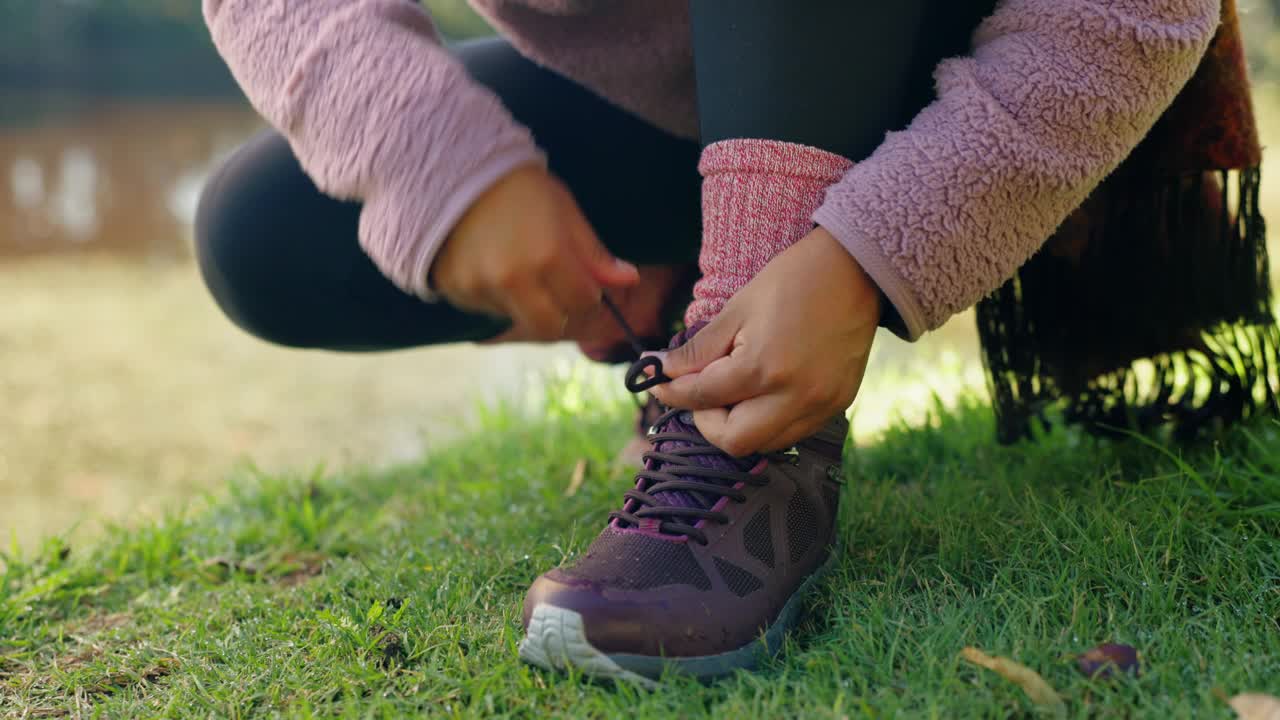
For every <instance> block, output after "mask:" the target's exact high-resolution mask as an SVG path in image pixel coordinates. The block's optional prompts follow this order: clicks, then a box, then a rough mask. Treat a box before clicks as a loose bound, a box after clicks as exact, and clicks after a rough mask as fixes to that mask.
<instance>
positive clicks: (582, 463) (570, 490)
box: [564, 458, 587, 497]
mask: <svg viewBox="0 0 1280 720" xmlns="http://www.w3.org/2000/svg"><path fill="white" fill-rule="evenodd" d="M586 477H587V459H586V458H581V459H580V460H578V464H577V465H574V466H573V475H571V476H570V477H569V487H567V488H565V489H564V496H565V497H573V496H574V495H577V494H578V491H579V490H581V489H582V481H583V479H585V478H586Z"/></svg>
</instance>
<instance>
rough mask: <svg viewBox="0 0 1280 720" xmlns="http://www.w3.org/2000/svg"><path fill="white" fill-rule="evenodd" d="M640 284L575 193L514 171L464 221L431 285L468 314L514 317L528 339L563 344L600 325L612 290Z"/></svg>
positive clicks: (543, 176) (529, 170)
mask: <svg viewBox="0 0 1280 720" xmlns="http://www.w3.org/2000/svg"><path fill="white" fill-rule="evenodd" d="M638 281H639V274H638V272H637V270H636V268H635V266H634V265H632V264H630V263H628V262H624V261H622V260H619V259H617V258H615V257H614V256H613V255H612V254H610V253H609V251H608V250H607V249H605V247H604V245H602V244H601V243H600V240H599V239H598V238H596V234H595V232H594V231H593V230H592V229H591V226H590V225H589V224H588V223H587V220H586V218H585V217H583V215H582V211H581V210H579V209H578V205H577V203H576V202H574V200H573V197H572V195H570V193H569V191H568V190H567V189H566V188H565V187H564V185H562V184H561V183H560V181H559V180H557V179H556V178H554V177H552V176H551V175H550V174H549V173H548V172H547V171H546V170H544V169H542V168H541V167H535V166H526V167H522V168H518V169H516V170H513V171H512V172H511V173H509V174H507V175H506V176H505V177H503V178H502V179H501V180H499V181H498V182H497V183H496V184H494V186H493V187H491V188H489V190H488V191H486V192H485V193H484V194H483V195H481V196H480V198H479V199H478V200H477V201H476V202H475V203H474V204H473V205H472V206H471V208H470V209H469V210H468V211H467V212H466V214H465V215H463V216H462V219H461V220H460V221H459V222H458V224H457V226H456V227H455V228H454V230H453V232H452V233H450V235H449V237H448V238H447V239H446V240H445V243H444V246H443V247H442V248H441V249H440V253H439V255H437V256H436V259H435V262H434V263H433V264H432V267H431V278H430V285H431V287H432V288H433V289H434V290H435V291H436V292H438V293H440V294H441V295H442V296H443V297H444V298H445V299H447V300H448V301H449V302H450V303H452V304H453V305H455V306H457V307H459V308H462V309H464V310H471V311H473V312H483V313H488V314H491V315H498V316H502V317H508V318H511V320H512V321H513V322H514V327H513V333H516V334H518V336H519V339H522V340H560V339H562V338H565V337H569V336H572V335H573V334H574V333H575V331H576V330H578V329H579V328H581V327H584V326H586V325H589V324H591V323H592V321H593V320H594V319H595V317H596V315H597V314H599V313H600V312H601V305H600V296H601V294H602V293H603V292H604V290H606V289H612V288H626V287H630V286H632V285H635V284H636V283H637V282H638Z"/></svg>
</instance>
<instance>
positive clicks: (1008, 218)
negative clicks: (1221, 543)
mask: <svg viewBox="0 0 1280 720" xmlns="http://www.w3.org/2000/svg"><path fill="white" fill-rule="evenodd" d="M203 1H204V13H205V18H206V21H207V22H208V25H209V27H210V29H211V30H212V34H213V39H214V42H215V43H216V44H217V46H218V48H219V49H220V51H221V52H222V54H223V55H224V57H225V58H226V60H227V62H228V64H229V65H230V66H231V69H232V72H233V73H234V74H235V76H236V78H237V80H238V81H239V82H240V84H241V86H242V87H243V88H244V90H245V92H246V94H247V95H248V96H249V98H250V100H251V101H252V102H253V104H254V106H255V107H256V108H257V110H258V111H259V112H260V113H262V115H263V116H264V117H266V118H267V120H268V121H269V122H271V123H272V124H273V125H274V126H275V127H277V128H278V129H279V130H280V131H281V132H283V133H284V134H285V135H286V136H287V137H288V138H289V140H290V142H291V143H292V146H293V149H294V151H295V153H296V154H297V156H298V158H299V159H300V160H301V162H302V165H303V168H304V169H305V170H306V171H307V173H308V174H309V175H310V176H311V177H312V178H313V179H314V180H315V182H316V184H317V185H318V186H319V187H320V189H321V190H323V191H324V192H326V193H329V194H331V195H334V196H336V197H340V198H346V199H358V200H362V201H363V202H364V203H365V208H364V213H363V216H362V218H361V225H360V242H361V244H362V246H363V247H364V249H365V251H366V252H367V253H368V254H369V255H370V257H372V258H373V260H374V262H375V263H377V265H378V266H379V267H380V268H381V269H382V271H383V272H384V273H386V274H387V276H388V277H389V278H391V280H392V281H393V282H395V283H396V284H397V285H398V286H399V287H401V288H403V289H404V290H406V291H408V292H411V293H415V294H417V295H419V296H421V297H424V298H429V297H430V293H429V291H428V289H427V287H426V278H427V269H428V268H429V266H430V264H431V261H432V259H433V257H434V256H435V253H436V251H437V250H438V249H439V247H440V245H441V243H442V242H443V240H444V238H445V236H446V235H447V234H448V232H449V231H450V230H451V228H452V227H453V225H454V223H455V222H456V221H457V219H458V218H459V217H460V215H461V214H462V213H463V212H464V211H465V210H466V208H467V207H469V206H470V204H471V203H472V201H474V200H475V199H476V197H478V196H479V195H480V194H481V193H482V192H484V190H485V189H487V188H488V187H489V186H490V185H491V184H492V183H493V182H494V181H495V180H497V179H498V178H499V177H501V176H502V175H503V174H504V173H506V172H507V171H509V170H511V169H513V168H515V167H517V166H519V165H522V164H525V163H531V162H542V161H543V158H542V154H541V152H540V151H539V149H538V147H537V146H536V144H535V143H534V140H533V138H532V137H531V135H530V133H529V132H528V131H527V130H526V129H525V128H523V127H521V126H520V125H519V124H518V123H516V122H515V121H514V120H513V119H512V117H511V116H510V114H509V113H508V112H507V111H506V110H505V109H504V108H503V107H502V104H501V103H500V102H499V100H498V99H497V98H496V97H495V96H494V95H493V94H492V93H491V92H489V91H488V90H486V89H484V88H482V87H479V86H478V85H476V84H475V83H474V82H472V81H471V80H470V79H469V77H468V76H467V73H466V71H465V69H464V68H463V67H462V66H461V65H460V64H459V63H458V62H457V61H456V60H455V59H454V58H452V57H451V56H450V54H449V53H448V52H447V51H446V50H445V49H444V48H443V47H442V46H441V45H440V42H439V38H438V37H437V35H436V33H435V31H434V29H433V26H432V24H431V21H430V19H429V18H428V16H427V14H426V12H425V11H423V10H422V9H421V8H420V7H419V6H418V5H417V4H416V3H412V2H407V1H406V0H203ZM472 2H473V4H474V5H475V6H476V8H477V10H479V11H480V12H481V13H482V14H483V15H484V16H485V17H487V18H488V19H489V20H490V21H491V22H492V23H493V25H494V26H495V27H496V28H497V29H498V30H499V31H500V32H501V33H503V34H504V35H505V36H506V37H508V38H509V39H510V40H511V42H512V44H513V45H514V46H515V47H516V48H517V49H518V50H520V51H521V52H522V53H524V54H525V55H527V56H528V57H530V58H532V59H534V60H535V61H537V62H539V63H541V64H543V65H546V66H548V67H550V68H552V69H554V70H557V71H559V72H561V73H563V74H564V75H566V76H568V77H570V78H572V79H574V80H576V81H577V82H579V83H581V84H582V85H584V86H586V87H588V88H591V89H592V90H594V91H595V92H598V93H599V94H600V95H602V96H603V97H605V98H608V99H609V100H611V101H612V102H614V103H615V104H617V105H618V106H620V107H622V108H624V109H626V110H629V111H631V112H633V113H635V114H636V115H638V116H640V117H642V118H644V119H646V120H648V121H649V122H652V123H653V124H654V125H656V126H658V127H661V128H663V129H665V130H668V131H670V132H673V133H675V134H677V135H680V136H683V137H690V138H692V137H695V136H696V134H697V125H698V123H697V108H696V100H695V95H694V81H693V54H692V50H691V48H690V46H689V31H688V12H687V2H688V0H472ZM1219 12H1220V0H1003V2H1001V3H1000V4H999V6H998V7H997V9H996V11H995V13H994V14H993V15H992V16H991V17H990V18H988V19H987V20H986V21H985V22H983V23H982V25H981V27H979V29H978V31H977V32H976V33H975V36H974V43H973V51H972V53H971V54H970V55H969V56H967V57H959V58H954V59H950V60H947V61H945V62H943V63H942V64H941V65H939V67H938V69H937V72H936V79H937V89H938V97H937V99H936V101H935V102H934V103H933V104H931V105H929V106H928V107H927V108H925V109H924V110H923V111H922V112H921V113H920V114H919V115H918V116H917V117H916V118H915V120H914V121H913V122H912V123H911V124H910V126H909V127H907V128H905V129H903V130H901V131H899V132H891V133H889V134H888V135H887V136H886V138H885V141H884V143H883V144H882V145H881V146H880V147H879V149H877V150H876V151H875V153H874V154H873V155H872V156H871V157H870V158H868V159H866V160H864V161H863V162H860V163H858V164H857V165H856V166H854V167H853V168H852V169H851V170H850V171H849V172H847V173H846V174H845V175H844V177H843V178H842V179H840V181H839V182H837V183H835V184H834V185H832V186H831V187H830V188H829V189H828V191H827V194H826V199H825V202H823V204H822V205H821V206H820V207H819V208H818V210H817V211H816V212H815V213H814V216H813V220H814V221H815V222H817V223H818V224H820V225H822V226H823V227H825V228H826V229H827V230H829V231H830V232H831V233H833V234H834V235H835V236H836V237H837V238H838V239H839V240H840V241H841V243H842V244H843V245H844V246H845V247H846V248H847V249H848V250H849V252H850V253H852V254H853V256H854V257H855V258H856V259H857V260H858V262H859V263H860V264H861V265H862V266H863V267H864V268H865V269H866V270H867V272H868V273H869V274H870V275H871V277H872V278H873V279H874V280H875V281H876V283H877V284H878V285H879V286H880V288H881V289H882V290H883V291H884V293H885V295H886V296H887V297H888V298H889V300H890V301H891V302H892V303H893V304H894V306H895V307H896V309H897V310H898V313H899V314H900V315H901V317H902V319H903V321H904V322H905V324H906V326H907V329H908V332H909V334H910V336H911V337H913V338H914V337H918V336H919V335H920V334H921V333H923V332H925V331H927V330H930V329H933V328H936V327H938V326H939V325H941V324H942V323H943V322H945V321H946V319H947V318H948V317H950V316H951V315H953V314H955V313H956V312H959V311H960V310H963V309H964V308H966V307H968V306H970V305H972V304H974V303H975V302H977V301H978V300H979V299H981V298H982V297H983V296H984V295H985V294H987V293H989V292H991V291H992V290H994V289H995V288H996V287H998V286H999V285H1000V284H1001V283H1002V282H1003V281H1004V280H1005V279H1007V278H1008V277H1010V276H1011V275H1012V274H1013V272H1014V271H1015V270H1016V269H1017V268H1018V266H1019V265H1021V264H1022V263H1023V262H1025V261H1026V260H1027V258H1029V257H1030V256H1031V254H1032V253H1034V252H1035V250H1036V249H1037V248H1038V247H1039V246H1040V245H1041V244H1042V243H1043V242H1044V241H1045V240H1046V239H1047V238H1048V237H1049V236H1050V235H1051V234H1052V233H1053V231H1054V230H1055V229H1056V228H1057V227H1058V226H1059V224H1061V223H1062V221H1063V220H1064V219H1065V218H1066V217H1067V215H1068V214H1070V213H1071V211H1072V210H1073V209H1075V208H1076V207H1077V206H1078V205H1080V203H1081V202H1083V201H1084V199H1085V197H1086V196H1087V195H1088V194H1089V192H1090V191H1092V190H1093V188H1094V187H1096V186H1097V185H1098V183H1100V182H1101V181H1102V180H1103V179H1104V178H1105V177H1106V175H1107V174H1108V173H1110V172H1111V171H1112V170H1113V169H1115V167H1116V166H1117V165H1118V164H1119V163H1120V161H1122V160H1123V159H1124V158H1125V157H1126V156H1127V155H1128V153H1129V152H1130V151H1131V150H1132V149H1133V148H1134V147H1135V146H1136V145H1137V144H1138V142H1139V141H1140V140H1141V139H1142V137H1143V136H1144V135H1145V134H1146V133H1147V132H1148V131H1149V130H1150V128H1151V126H1152V125H1153V124H1154V123H1155V121H1156V119H1157V118H1158V117H1159V115H1160V114H1161V113H1162V112H1163V111H1164V110H1165V108H1166V107H1168V105H1169V104H1170V103H1171V102H1172V101H1173V98H1174V96H1175V95H1176V94H1177V92H1178V91H1179V90H1180V89H1181V88H1182V86H1183V85H1184V84H1185V83H1186V81H1187V80H1188V79H1190V77H1191V75H1192V74H1193V73H1194V71H1195V69H1196V66H1197V64H1198V63H1199V60H1200V58H1201V56H1202V55H1203V54H1204V52H1205V50H1206V49H1207V47H1208V44H1209V41H1210V40H1211V39H1212V37H1213V35H1214V32H1215V31H1216V29H1217V26H1218V21H1219ZM832 91H833V92H836V91H837V90H836V89H835V86H834V85H833V90H832ZM619 172H625V168H619Z"/></svg>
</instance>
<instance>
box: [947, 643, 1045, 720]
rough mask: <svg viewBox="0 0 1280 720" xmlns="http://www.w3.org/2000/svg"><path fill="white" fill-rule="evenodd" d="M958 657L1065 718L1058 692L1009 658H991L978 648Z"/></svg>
mask: <svg viewBox="0 0 1280 720" xmlns="http://www.w3.org/2000/svg"><path fill="white" fill-rule="evenodd" d="M960 657H962V658H964V659H965V660H968V661H969V662H971V663H973V664H974V665H978V666H981V667H984V668H986V669H988V670H990V671H992V672H994V673H996V674H997V675H999V676H1000V677H1002V678H1004V679H1005V680H1008V681H1009V682H1011V683H1014V684H1016V685H1017V686H1018V687H1020V688H1022V691H1023V692H1025V693H1026V694H1027V697H1029V698H1031V702H1033V703H1035V704H1036V705H1038V706H1040V707H1041V708H1042V709H1044V710H1048V711H1050V712H1052V713H1053V714H1054V716H1056V717H1066V715H1067V706H1066V705H1064V704H1063V703H1062V698H1061V697H1059V696H1058V691H1057V690H1054V689H1053V686H1051V685H1050V684H1049V683H1047V682H1045V679H1044V678H1042V677H1040V673H1038V672H1036V671H1035V670H1032V669H1031V668H1029V667H1027V666H1026V665H1023V664H1021V663H1017V662H1014V661H1013V660H1010V659H1009V658H1004V657H993V656H991V655H988V654H986V653H984V652H982V651H981V650H979V649H978V648H975V647H967V648H965V649H964V650H961V651H960Z"/></svg>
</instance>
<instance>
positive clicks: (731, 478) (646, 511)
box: [603, 295, 788, 545]
mask: <svg viewBox="0 0 1280 720" xmlns="http://www.w3.org/2000/svg"><path fill="white" fill-rule="evenodd" d="M603 301H604V305H605V307H606V308H608V310H609V312H610V313H611V314H612V315H613V317H614V319H615V320H616V321H617V323H618V326H619V327H621V328H622V332H623V334H624V335H626V337H627V341H628V343H630V345H631V347H632V349H633V350H635V353H636V355H637V356H640V357H639V359H638V360H636V361H635V362H634V363H632V364H631V367H630V368H628V370H627V375H626V386H627V390H629V391H631V392H633V393H639V392H643V391H645V390H648V389H649V388H652V387H655V386H657V385H661V384H663V383H668V382H671V378H669V377H667V376H666V375H665V374H664V373H663V372H662V359H661V358H658V357H655V356H652V355H650V356H647V357H645V356H643V353H644V352H645V347H644V345H643V343H641V341H640V339H639V338H637V337H636V335H635V333H634V332H632V330H631V327H630V325H628V323H627V320H626V318H625V317H623V315H622V312H621V311H620V310H619V309H618V307H617V306H616V305H615V304H614V303H613V301H612V300H610V299H609V296H608V295H605V296H604V298H603ZM650 370H652V373H653V374H652V376H650V374H649V371H650ZM663 408H664V412H663V413H662V415H661V416H660V417H659V418H658V419H657V421H656V422H655V423H654V424H653V427H652V428H650V432H649V441H650V442H651V443H652V444H653V447H654V448H655V449H654V450H651V451H649V452H646V453H645V454H644V460H645V467H644V469H641V470H640V471H639V472H638V473H636V479H637V480H639V481H643V482H642V483H637V487H636V488H634V489H631V490H628V491H627V492H626V493H625V495H624V497H625V498H626V502H625V503H624V505H623V508H622V509H621V510H616V511H614V512H611V513H609V520H610V521H613V520H617V521H619V522H620V523H623V524H625V525H632V526H637V527H638V526H641V525H643V524H644V521H645V520H648V519H656V520H657V530H658V532H660V533H665V534H670V535H685V536H687V537H689V538H690V539H692V540H695V541H697V542H699V543H701V544H703V545H706V544H707V536H706V533H705V532H703V531H702V530H701V529H699V528H698V527H696V523H697V522H698V521H700V520H706V521H708V522H714V523H718V524H723V523H726V522H728V521H729V516H728V515H727V514H725V513H723V512H717V511H714V510H707V509H703V508H698V507H684V506H679V505H672V504H670V503H664V502H663V501H662V500H661V499H660V498H658V497H655V495H658V494H660V493H664V492H689V493H694V494H697V495H701V496H703V497H711V498H726V497H727V498H729V499H730V500H731V501H734V502H743V501H745V500H746V499H747V497H746V494H745V493H743V492H742V491H741V490H739V489H738V488H737V486H738V485H739V484H743V485H752V486H756V487H760V486H763V485H766V484H768V482H769V481H768V479H767V478H766V477H765V476H763V475H755V474H752V473H750V472H748V471H745V470H725V469H721V468H715V467H708V466H706V465H702V464H700V463H698V462H696V461H694V460H693V458H695V457H698V456H700V455H713V456H724V454H725V453H724V451H723V450H721V449H719V448H717V447H716V446H714V445H712V444H711V443H709V442H707V440H706V438H704V437H702V434H701V433H690V432H675V431H670V430H662V428H665V427H667V426H668V425H670V424H674V422H676V421H680V422H683V423H684V424H687V425H689V426H692V425H693V423H692V421H691V420H690V421H687V422H686V421H684V419H683V418H681V417H680V415H681V413H683V412H684V411H682V410H680V409H678V408H666V407H665V406H663ZM668 442H672V443H682V444H684V447H677V448H673V449H670V450H667V451H660V450H657V449H656V448H659V447H662V445H663V444H664V443H668ZM787 455H788V454H787V453H770V454H769V455H767V456H766V457H769V458H770V459H777V458H780V457H785V456H787ZM735 464H736V463H735ZM752 464H754V463H752ZM651 467H652V468H653V469H649V468H651ZM690 478H693V479H690ZM708 480H720V481H721V482H720V483H715V482H707V481H708ZM710 505H712V506H714V505H715V502H712V503H710ZM628 508H630V509H628Z"/></svg>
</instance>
